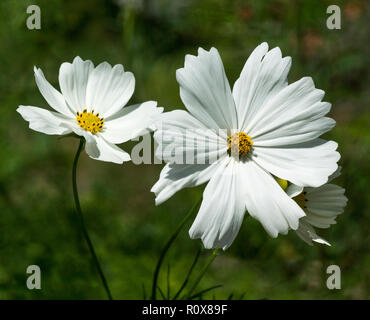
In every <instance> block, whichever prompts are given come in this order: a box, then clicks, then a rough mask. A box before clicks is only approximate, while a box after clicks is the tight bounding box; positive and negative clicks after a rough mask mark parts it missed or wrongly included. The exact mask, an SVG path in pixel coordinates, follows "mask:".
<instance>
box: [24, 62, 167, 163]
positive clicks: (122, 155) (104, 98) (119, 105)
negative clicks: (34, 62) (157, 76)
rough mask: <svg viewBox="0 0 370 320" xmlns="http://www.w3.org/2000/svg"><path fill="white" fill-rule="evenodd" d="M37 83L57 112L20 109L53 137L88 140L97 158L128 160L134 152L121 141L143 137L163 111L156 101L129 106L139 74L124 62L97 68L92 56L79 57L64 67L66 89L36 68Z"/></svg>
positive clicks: (61, 77) (62, 78)
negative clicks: (124, 64)
mask: <svg viewBox="0 0 370 320" xmlns="http://www.w3.org/2000/svg"><path fill="white" fill-rule="evenodd" d="M34 71H35V79H36V84H37V86H38V88H39V90H40V92H41V94H42V95H43V96H44V98H45V100H46V101H47V103H48V104H49V105H50V106H51V107H52V108H53V109H54V110H55V111H48V110H46V109H42V108H38V107H33V106H19V107H18V109H17V111H18V112H19V113H20V114H21V116H22V117H23V119H24V120H26V121H28V122H29V123H30V124H29V127H30V128H31V129H33V130H35V131H39V132H42V133H46V134H50V135H66V134H70V133H75V134H77V135H79V136H81V137H84V138H85V140H86V148H85V149H86V153H87V154H88V155H89V156H90V157H91V158H93V159H96V160H101V161H109V162H114V163H123V162H124V161H130V155H129V154H128V153H127V152H125V151H123V150H122V149H120V148H118V147H117V146H116V144H120V143H123V142H126V141H128V140H131V139H133V138H136V137H138V136H139V135H141V134H142V133H143V132H144V131H145V130H146V129H149V127H150V126H151V124H152V117H153V116H155V115H158V114H159V113H161V112H162V111H163V108H157V102H156V101H147V102H144V103H140V104H136V105H132V106H128V107H125V108H124V106H125V105H126V103H127V102H128V101H129V100H130V98H131V96H132V94H133V92H134V89H135V78H134V75H133V74H132V73H131V72H126V71H124V68H123V66H122V65H120V64H117V65H115V66H113V67H112V66H111V65H110V64H109V63H107V62H103V63H101V64H99V65H98V66H96V67H95V68H94V65H93V63H92V62H91V61H90V60H86V61H83V60H82V59H81V58H80V57H76V58H75V59H74V60H73V62H72V63H68V62H65V63H63V64H62V65H61V66H60V69H59V85H60V89H61V93H60V92H59V91H58V90H56V89H55V88H54V87H53V86H52V85H51V84H50V83H49V82H48V81H47V80H46V79H45V76H44V74H43V72H42V71H41V69H38V68H36V67H35V68H34Z"/></svg>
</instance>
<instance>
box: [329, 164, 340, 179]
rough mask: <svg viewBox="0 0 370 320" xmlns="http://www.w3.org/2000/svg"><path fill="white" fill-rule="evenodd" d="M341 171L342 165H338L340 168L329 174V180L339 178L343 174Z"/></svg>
mask: <svg viewBox="0 0 370 320" xmlns="http://www.w3.org/2000/svg"><path fill="white" fill-rule="evenodd" d="M341 171H342V167H341V166H338V169H337V170H335V172H334V173H333V174H331V175H330V176H329V178H328V182H331V181H333V180H334V179H336V178H338V177H339V176H340V175H341Z"/></svg>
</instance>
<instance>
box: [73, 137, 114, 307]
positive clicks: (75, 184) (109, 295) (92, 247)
mask: <svg viewBox="0 0 370 320" xmlns="http://www.w3.org/2000/svg"><path fill="white" fill-rule="evenodd" d="M84 144H85V141H84V140H83V139H82V138H81V139H80V144H79V146H78V149H77V153H76V156H75V158H74V161H73V169H72V186H73V197H74V200H75V204H76V212H77V217H78V220H79V222H80V227H81V230H82V233H83V235H84V237H85V240H86V242H87V245H88V247H89V250H90V253H91V256H92V258H93V261H94V264H95V266H96V268H97V270H98V273H99V276H100V279H101V281H102V283H103V286H104V289H105V291H106V292H107V295H108V298H109V300H112V299H113V298H112V295H111V293H110V290H109V287H108V283H107V280H106V279H105V276H104V273H103V270H102V268H101V267H100V263H99V260H98V257H97V256H96V253H95V250H94V246H93V244H92V242H91V240H90V237H89V234H88V232H87V229H86V226H85V220H84V217H83V215H82V211H81V206H80V200H79V198H78V191H77V182H76V181H77V179H76V171H77V163H78V159H79V157H80V154H81V151H82V149H83V147H84Z"/></svg>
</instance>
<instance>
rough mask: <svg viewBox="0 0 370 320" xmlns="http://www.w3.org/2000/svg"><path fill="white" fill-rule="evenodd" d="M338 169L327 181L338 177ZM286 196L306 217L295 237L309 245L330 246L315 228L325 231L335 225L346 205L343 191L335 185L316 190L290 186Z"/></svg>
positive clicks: (327, 185)
mask: <svg viewBox="0 0 370 320" xmlns="http://www.w3.org/2000/svg"><path fill="white" fill-rule="evenodd" d="M340 169H341V168H340V167H339V168H338V170H337V171H336V172H334V173H333V174H332V175H331V176H330V177H329V181H328V182H331V181H332V180H333V179H335V178H336V177H338V176H339V175H340ZM286 192H287V194H288V195H289V196H290V197H291V198H292V199H293V200H295V201H296V202H297V203H298V204H299V206H300V207H301V208H302V209H303V210H304V212H305V213H306V216H305V217H303V218H301V219H300V220H299V227H298V229H297V230H296V233H297V235H298V236H299V237H300V238H301V239H302V240H303V241H305V242H306V243H308V244H309V245H312V241H315V242H317V243H322V244H326V245H328V246H330V244H329V242H327V241H326V240H325V239H323V238H321V237H320V236H318V235H317V234H316V231H315V228H314V227H316V228H320V229H326V228H329V227H330V226H331V225H332V224H336V223H337V222H336V221H335V219H336V218H337V216H338V215H340V214H341V213H342V212H343V211H344V207H345V206H346V204H347V201H348V199H347V197H346V196H345V195H344V192H345V190H344V189H343V188H341V187H339V186H337V185H335V184H331V183H326V184H324V185H322V186H320V187H318V188H312V187H305V188H302V187H299V186H295V185H293V184H292V185H290V186H288V188H287V189H286Z"/></svg>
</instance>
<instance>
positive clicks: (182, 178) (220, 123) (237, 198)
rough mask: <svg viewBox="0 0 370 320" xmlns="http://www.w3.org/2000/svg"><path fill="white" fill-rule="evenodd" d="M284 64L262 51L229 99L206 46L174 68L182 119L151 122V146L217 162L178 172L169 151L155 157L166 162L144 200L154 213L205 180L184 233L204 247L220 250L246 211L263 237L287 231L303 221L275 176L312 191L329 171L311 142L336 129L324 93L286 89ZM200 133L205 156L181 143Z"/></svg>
mask: <svg viewBox="0 0 370 320" xmlns="http://www.w3.org/2000/svg"><path fill="white" fill-rule="evenodd" d="M290 65H291V58H290V57H285V58H282V55H281V51H280V49H279V48H274V49H272V50H270V51H268V45H267V44H266V43H262V44H261V45H259V46H258V47H257V48H256V49H255V50H254V51H253V52H252V54H251V55H250V57H249V58H248V60H247V62H246V63H245V66H244V68H243V70H242V72H241V75H240V77H239V79H238V80H237V81H236V83H235V85H234V88H233V90H232V91H231V89H230V85H229V82H228V80H227V78H226V75H225V71H224V67H223V64H222V61H221V58H220V55H219V53H218V51H217V50H216V49H215V48H212V49H211V50H210V51H205V50H204V49H202V48H200V49H199V51H198V56H192V55H187V56H186V57H185V66H184V68H181V69H179V70H177V74H176V76H177V81H178V82H179V84H180V96H181V99H182V101H183V102H184V104H185V106H186V108H187V110H188V111H189V112H186V111H180V110H176V111H172V112H167V113H164V114H162V115H160V116H159V117H158V122H156V127H157V128H158V130H157V131H156V132H155V134H154V138H155V139H156V141H157V142H158V144H159V146H160V148H159V150H160V151H161V150H167V151H168V149H169V148H170V147H173V149H174V151H175V153H179V152H180V153H181V152H183V153H184V157H185V158H186V154H189V153H193V154H194V155H195V158H196V159H195V160H196V161H197V160H199V159H204V158H214V155H215V154H217V155H219V157H218V160H216V161H213V162H211V163H206V164H195V165H194V164H179V163H175V161H173V159H174V158H173V157H172V155H173V154H172V153H171V152H166V151H164V152H162V153H163V155H162V156H163V158H164V160H165V161H166V162H168V163H167V165H166V166H165V167H164V169H163V170H162V173H161V175H160V178H159V181H158V182H157V183H156V184H155V185H154V186H153V188H152V192H154V193H155V194H156V204H157V205H158V204H160V203H162V202H163V201H165V200H167V199H168V198H170V197H171V196H172V195H173V194H174V193H175V192H177V191H179V190H180V189H182V188H185V187H192V186H197V185H200V184H202V183H205V182H207V181H209V183H208V184H207V186H206V188H205V190H204V193H203V201H202V204H201V207H200V210H199V212H198V215H197V217H196V219H195V221H194V223H193V225H192V227H191V229H190V231H189V234H190V237H191V238H201V239H202V241H203V243H204V246H205V247H206V248H216V247H217V248H224V249H226V248H227V247H229V246H230V244H231V243H232V242H233V240H234V239H235V237H236V235H237V233H238V231H239V228H240V226H241V224H242V221H243V217H244V214H245V211H246V210H248V212H249V214H250V215H251V216H252V217H254V218H256V219H258V220H259V221H260V222H261V223H262V225H263V226H264V228H265V229H266V231H267V232H268V233H269V234H270V235H271V236H272V237H276V236H277V235H278V233H284V234H285V233H287V232H288V230H289V229H290V228H291V229H294V230H296V229H297V228H298V225H299V219H300V218H301V217H303V216H305V213H304V211H303V210H302V209H301V208H300V206H299V205H298V204H297V203H296V202H295V201H294V200H292V199H291V198H290V197H289V196H288V195H287V194H286V193H285V192H284V190H283V189H282V188H280V186H279V185H278V183H277V182H276V181H275V179H274V176H275V177H278V178H281V179H285V180H288V181H291V182H292V183H294V184H296V185H299V186H313V187H318V186H320V185H322V184H324V183H326V182H327V180H328V176H329V175H330V174H332V173H333V172H334V171H335V170H336V169H337V161H338V160H339V158H340V155H339V153H338V152H336V151H335V150H336V148H337V143H335V142H333V141H329V142H326V141H324V140H321V139H318V137H319V136H320V135H321V134H323V133H324V132H326V131H328V130H330V129H331V128H333V126H334V125H335V121H334V120H332V119H330V118H327V117H324V116H325V114H327V113H328V112H329V110H330V107H331V105H330V104H329V103H327V102H322V101H321V100H322V98H323V96H324V91H322V90H319V89H316V88H315V86H314V83H313V81H312V79H311V78H309V77H305V78H302V79H301V80H299V81H296V82H294V83H292V84H290V85H288V81H287V74H288V71H289V69H290ZM219 129H223V130H219ZM224 129H226V131H225V130H224ZM189 132H191V133H190V134H189ZM202 132H203V133H204V135H206V136H207V138H206V139H207V142H208V148H207V150H206V151H204V152H203V151H202V152H197V150H196V149H197V146H199V144H194V143H193V141H188V140H193V138H194V136H195V135H198V136H199V135H202ZM168 137H173V140H171V141H169V140H168V139H167V138H168ZM235 147H236V150H238V153H239V154H238V157H235V156H234V155H235V152H233V151H235ZM230 151H231V153H230Z"/></svg>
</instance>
